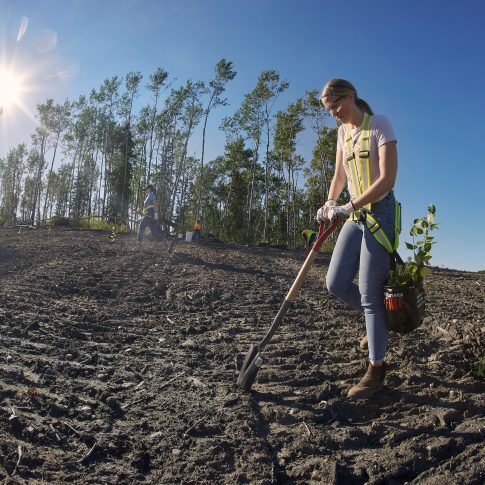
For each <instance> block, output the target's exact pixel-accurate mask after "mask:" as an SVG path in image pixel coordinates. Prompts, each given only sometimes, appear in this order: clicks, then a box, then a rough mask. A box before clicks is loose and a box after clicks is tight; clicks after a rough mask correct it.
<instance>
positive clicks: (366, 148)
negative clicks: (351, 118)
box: [345, 113, 372, 210]
mask: <svg viewBox="0 0 485 485" xmlns="http://www.w3.org/2000/svg"><path fill="white" fill-rule="evenodd" d="M371 121H372V116H370V115H369V114H367V113H364V119H363V121H362V125H361V131H360V141H359V146H360V150H359V165H360V176H359V172H358V170H357V160H356V159H355V153H354V142H353V139H352V132H351V130H350V128H349V130H348V131H347V136H346V139H345V152H346V159H347V164H348V167H349V172H350V179H351V182H352V187H353V189H354V193H355V194H356V195H357V196H359V195H362V194H363V193H364V192H365V191H366V190H367V188H368V187H369V186H370V126H371ZM364 208H365V209H367V210H370V209H371V204H370V203H369V204H366V205H365V206H364Z"/></svg>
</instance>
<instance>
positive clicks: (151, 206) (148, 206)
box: [143, 205, 155, 214]
mask: <svg viewBox="0 0 485 485" xmlns="http://www.w3.org/2000/svg"><path fill="white" fill-rule="evenodd" d="M148 209H153V210H155V206H154V205H147V206H146V207H144V208H143V214H146V213H147V212H148Z"/></svg>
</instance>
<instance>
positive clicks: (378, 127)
mask: <svg viewBox="0 0 485 485" xmlns="http://www.w3.org/2000/svg"><path fill="white" fill-rule="evenodd" d="M349 129H351V128H350V125H341V126H340V127H339V129H338V137H337V150H340V151H341V152H342V153H343V163H344V169H345V173H346V175H347V187H348V189H349V193H350V197H351V198H355V197H357V196H358V195H359V194H354V193H353V187H352V179H351V178H350V170H349V165H348V162H347V150H346V143H345V139H346V134H347V130H349ZM360 131H361V127H360V126H359V127H357V128H355V129H352V138H353V141H354V154H355V159H356V160H358V159H359V151H360ZM390 141H396V136H395V135H394V131H393V129H392V126H391V123H390V121H389V120H388V119H387V118H386V117H385V116H382V115H373V116H372V120H371V125H370V179H371V184H372V182H374V180H376V179H377V178H378V177H379V175H380V170H379V147H380V146H382V145H384V143H388V142H390ZM357 171H358V172H359V177H361V173H360V164H359V163H357ZM386 195H387V194H384V195H383V196H382V197H381V198H380V199H379V200H381V199H383V198H384V197H385V196H386ZM376 202H378V201H376Z"/></svg>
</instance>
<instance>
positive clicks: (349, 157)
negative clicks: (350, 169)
mask: <svg viewBox="0 0 485 485" xmlns="http://www.w3.org/2000/svg"><path fill="white" fill-rule="evenodd" d="M354 159H355V153H353V152H352V153H349V154H348V155H347V162H350V161H351V160H354Z"/></svg>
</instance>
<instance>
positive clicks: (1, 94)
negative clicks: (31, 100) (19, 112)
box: [0, 67, 22, 114]
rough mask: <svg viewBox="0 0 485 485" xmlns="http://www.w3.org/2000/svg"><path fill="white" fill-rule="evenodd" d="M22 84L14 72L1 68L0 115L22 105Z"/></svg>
mask: <svg viewBox="0 0 485 485" xmlns="http://www.w3.org/2000/svg"><path fill="white" fill-rule="evenodd" d="M21 92H22V82H21V79H20V77H19V76H17V75H15V73H13V72H12V71H9V70H6V69H2V68H1V67H0V114H1V113H2V112H3V111H6V110H8V109H10V108H12V107H13V106H14V105H18V104H20V94H21Z"/></svg>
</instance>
